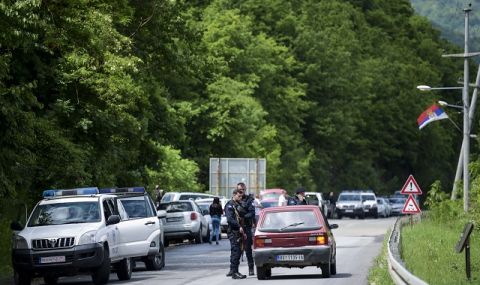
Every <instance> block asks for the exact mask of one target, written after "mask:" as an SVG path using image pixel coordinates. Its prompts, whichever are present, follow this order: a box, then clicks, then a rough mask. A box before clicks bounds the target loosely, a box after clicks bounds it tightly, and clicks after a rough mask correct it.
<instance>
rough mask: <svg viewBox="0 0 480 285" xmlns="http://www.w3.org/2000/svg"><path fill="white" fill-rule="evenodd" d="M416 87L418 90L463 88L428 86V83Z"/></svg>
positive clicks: (459, 87)
mask: <svg viewBox="0 0 480 285" xmlns="http://www.w3.org/2000/svg"><path fill="white" fill-rule="evenodd" d="M417 89H418V90H420V91H430V90H452V89H463V87H461V86H458V87H430V86H428V85H418V86H417Z"/></svg>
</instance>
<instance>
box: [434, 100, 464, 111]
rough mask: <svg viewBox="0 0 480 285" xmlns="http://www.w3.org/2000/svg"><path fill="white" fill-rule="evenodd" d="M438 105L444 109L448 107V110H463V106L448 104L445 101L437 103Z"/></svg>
mask: <svg viewBox="0 0 480 285" xmlns="http://www.w3.org/2000/svg"><path fill="white" fill-rule="evenodd" d="M437 103H438V105H440V106H444V107H450V108H457V109H462V110H463V106H460V105H452V104H449V103H447V102H445V101H438V102H437Z"/></svg>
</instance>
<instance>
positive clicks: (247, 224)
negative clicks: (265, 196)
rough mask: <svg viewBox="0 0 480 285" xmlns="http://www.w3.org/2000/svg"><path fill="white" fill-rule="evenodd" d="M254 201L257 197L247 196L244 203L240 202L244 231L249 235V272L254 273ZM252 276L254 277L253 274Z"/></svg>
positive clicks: (247, 247) (246, 246) (247, 252)
mask: <svg viewBox="0 0 480 285" xmlns="http://www.w3.org/2000/svg"><path fill="white" fill-rule="evenodd" d="M254 200H255V197H253V195H245V196H243V199H242V201H240V207H238V212H239V214H240V217H241V218H243V220H244V225H243V231H244V232H245V234H246V235H247V240H246V244H245V254H246V255H247V261H248V269H249V271H252V270H253V266H254V263H253V254H252V246H253V236H252V227H253V225H254V224H255V205H254V204H253V201H254ZM250 275H253V273H252V274H250Z"/></svg>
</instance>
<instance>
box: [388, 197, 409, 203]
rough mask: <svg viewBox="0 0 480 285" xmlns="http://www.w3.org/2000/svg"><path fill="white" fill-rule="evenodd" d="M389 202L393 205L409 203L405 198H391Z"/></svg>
mask: <svg viewBox="0 0 480 285" xmlns="http://www.w3.org/2000/svg"><path fill="white" fill-rule="evenodd" d="M389 200H390V203H392V204H405V201H407V199H405V198H390V199H389Z"/></svg>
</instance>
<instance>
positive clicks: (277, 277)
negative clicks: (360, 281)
mask: <svg viewBox="0 0 480 285" xmlns="http://www.w3.org/2000/svg"><path fill="white" fill-rule="evenodd" d="M350 277H352V274H350V273H337V274H335V275H332V276H330V278H322V274H302V275H274V274H272V277H270V278H269V280H283V279H340V278H350Z"/></svg>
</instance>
